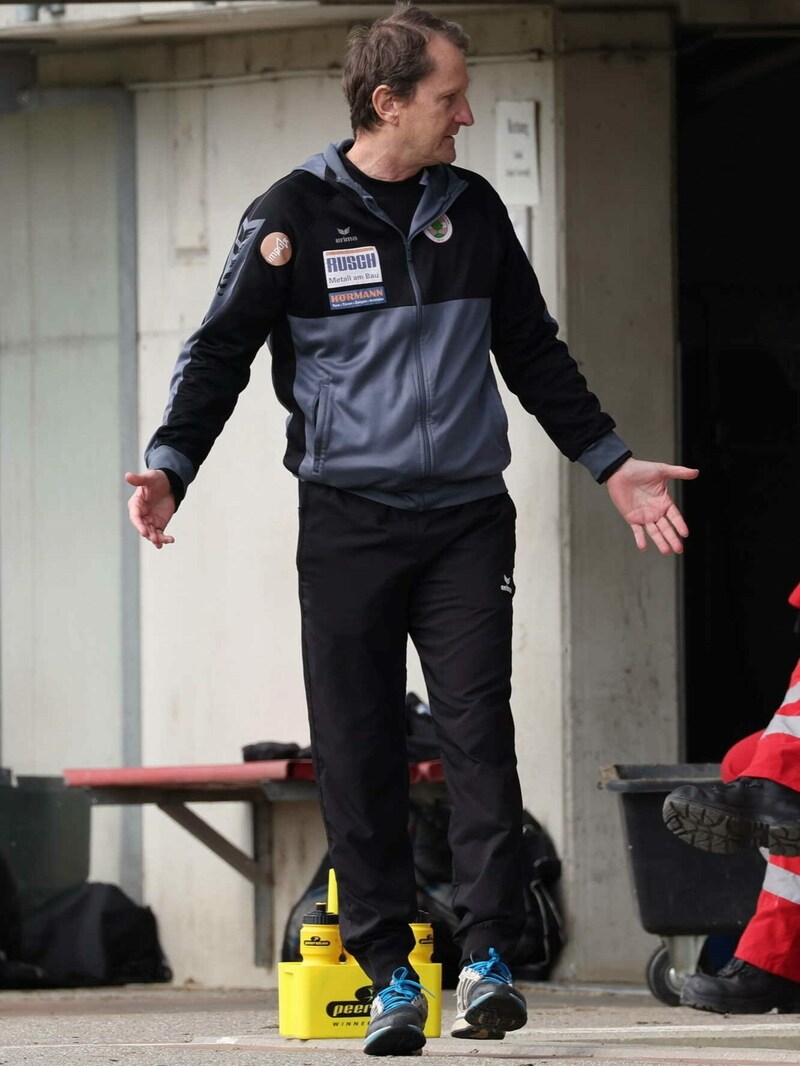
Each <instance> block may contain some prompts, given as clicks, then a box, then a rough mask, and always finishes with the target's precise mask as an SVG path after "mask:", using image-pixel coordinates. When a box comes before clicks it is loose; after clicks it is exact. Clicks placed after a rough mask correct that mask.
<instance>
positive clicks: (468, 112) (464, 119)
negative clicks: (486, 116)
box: [456, 99, 475, 126]
mask: <svg viewBox="0 0 800 1066" xmlns="http://www.w3.org/2000/svg"><path fill="white" fill-rule="evenodd" d="M456 122H457V123H458V124H459V126H474V125H475V116H474V115H473V114H472V108H471V107H470V106H469V104H468V103H467V101H466V99H465V100H464V103H463V104H462V105H461V107H460V108H459V109H458V113H457V114H456Z"/></svg>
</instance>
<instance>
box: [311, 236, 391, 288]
mask: <svg viewBox="0 0 800 1066" xmlns="http://www.w3.org/2000/svg"><path fill="white" fill-rule="evenodd" d="M322 259H323V263H324V266H325V281H326V284H327V286H328V288H329V289H344V288H352V287H353V286H354V285H373V284H374V283H375V282H381V281H383V275H382V274H381V261H380V258H379V257H378V250H377V248H375V247H374V246H373V245H368V246H366V247H364V248H348V249H347V250H346V251H344V250H343V249H339V248H337V249H335V250H333V251H327V252H323V253H322Z"/></svg>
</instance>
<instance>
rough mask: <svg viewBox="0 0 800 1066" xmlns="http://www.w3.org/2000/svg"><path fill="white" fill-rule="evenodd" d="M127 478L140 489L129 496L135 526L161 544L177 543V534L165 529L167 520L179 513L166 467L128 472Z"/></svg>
mask: <svg viewBox="0 0 800 1066" xmlns="http://www.w3.org/2000/svg"><path fill="white" fill-rule="evenodd" d="M125 480H126V481H127V482H128V484H129V485H135V486H136V492H134V494H133V496H131V498H130V499H129V500H128V517H129V518H130V520H131V522H132V523H133V525H134V527H135V529H136V530H137V531H138V532H139V533H141V535H142V536H143V537H146V538H147V540H149V541H150V543H151V544H155V546H156V547H157V548H163V547H164V545H165V544H174V543H175V538H174V537H168V536H167V535H166V534H165V533H164V530H165V529H166V528H167V523H168V522H169V520H170V518H172V516H173V515H174V514H175V497H174V496H173V495H172V489H171V488H170V484H169V478H168V477H167V475H166V474H165V473H164V471H163V470H148V471H146V472H145V473H144V474H126V475H125Z"/></svg>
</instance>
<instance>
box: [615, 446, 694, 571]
mask: <svg viewBox="0 0 800 1066" xmlns="http://www.w3.org/2000/svg"><path fill="white" fill-rule="evenodd" d="M699 473H700V471H699V470H692V469H691V468H690V467H688V466H670V465H669V464H667V463H647V462H644V461H643V460H641V459H628V461H627V462H625V463H623V464H622V466H621V467H620V468H619V470H616V471H615V472H614V473H613V474H612V475H611V477H610V478H609V479H608V481H607V482H606V485H607V487H608V494H609V496H610V497H611V500H612V502H613V504H614V506H615V507H616V509H617V510H618V511H619V513H620V514H621V515H622V517H623V518H624V519H625V521H626V522H627V523H628V525H629V526H630V527H631V529H632V530H633V536H634V539H635V540H636V547H637V548H639V549H640V550H641V551H644V550H645V548H646V547H647V538H648V537H650V539H651V540H652V542H653V544H655V546H656V547H657V548H658V550H659V551H660V552H661V554H662V555H669V553H670V552H675V554H676V555H680V554H681V553H682V552H683V538H684V537H688V536H689V530H688V528H687V526H686V523H685V522H684V520H683V515H682V514H681V512H680V511H679V510H678V508H677V507H676V506H675V504H674V503H673V502H672V500H671V499H670V495H669V493H668V492H667V482H668V481H669V480H670V479H672V478H678V479H680V480H691V479H692V478H695V477H697V475H698V474H699Z"/></svg>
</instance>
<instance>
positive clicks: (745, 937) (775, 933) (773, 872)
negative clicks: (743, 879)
mask: <svg viewBox="0 0 800 1066" xmlns="http://www.w3.org/2000/svg"><path fill="white" fill-rule="evenodd" d="M736 956H737V958H740V959H744V960H745V962H749V963H750V964H751V965H753V966H759V967H760V968H761V969H762V970H767V971H769V973H774V974H778V976H779V977H786V978H788V979H789V980H790V981H800V858H792V859H788V858H784V857H783V856H779V855H772V856H770V860H769V863H768V865H767V872H766V875H765V877H764V887H763V889H762V891H761V893H760V895H759V897H758V904H757V905H756V911H755V914H754V915H753V917H752V918H751V919H750V921H749V922H748V924H747V928H746V929H745V931H744V932H743V933H742V936H741V939H740V940H739V943H738V945H737V947H736Z"/></svg>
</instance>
